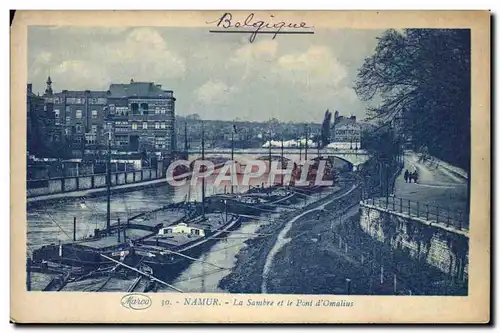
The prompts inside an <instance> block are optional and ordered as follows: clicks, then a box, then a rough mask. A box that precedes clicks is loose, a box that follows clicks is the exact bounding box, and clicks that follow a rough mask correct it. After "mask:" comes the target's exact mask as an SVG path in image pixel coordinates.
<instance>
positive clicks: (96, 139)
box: [27, 77, 175, 158]
mask: <svg viewBox="0 0 500 333" xmlns="http://www.w3.org/2000/svg"><path fill="white" fill-rule="evenodd" d="M30 87H31V84H28V102H27V103H28V105H27V108H28V115H29V116H28V140H29V142H35V141H34V140H33V135H32V133H34V130H33V128H34V127H33V125H32V124H31V123H33V119H34V118H33V116H32V114H33V113H32V110H34V109H43V110H44V112H45V113H40V112H37V113H36V114H41V115H45V114H46V115H49V116H50V117H49V118H50V119H51V120H50V121H49V120H47V121H45V122H44V123H43V124H42V125H41V126H40V128H39V129H38V130H39V131H43V132H44V133H47V134H44V135H46V136H47V137H48V139H50V141H56V142H61V143H64V145H65V147H67V148H68V150H69V151H70V154H71V156H72V157H77V158H81V157H83V156H85V155H89V154H96V153H97V154H99V153H102V152H103V151H104V150H107V146H108V138H111V147H112V150H113V151H114V152H115V153H119V154H120V153H134V152H147V153H153V152H154V153H161V154H162V155H170V154H172V153H173V152H174V151H175V138H174V137H175V135H174V133H175V128H174V127H175V124H174V122H175V98H174V96H173V91H171V90H163V89H161V86H160V85H158V84H154V83H153V82H134V81H133V80H131V81H130V83H127V84H111V85H110V87H109V89H108V90H107V91H91V90H85V91H68V90H62V91H61V92H58V93H54V92H53V90H52V80H51V79H50V77H49V78H48V80H47V88H46V89H45V93H44V95H43V96H36V95H35V94H33V93H32V92H31V91H30ZM49 134H50V135H49Z"/></svg>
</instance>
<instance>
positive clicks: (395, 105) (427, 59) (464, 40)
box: [354, 29, 471, 170]
mask: <svg viewBox="0 0 500 333" xmlns="http://www.w3.org/2000/svg"><path fill="white" fill-rule="evenodd" d="M354 88H355V90H356V93H357V94H358V96H359V97H360V98H361V99H362V100H364V101H372V102H374V103H373V104H377V105H376V106H374V107H372V108H370V109H369V116H370V117H371V118H373V119H378V120H379V122H380V123H382V124H383V123H388V122H390V121H394V120H398V121H399V122H400V123H401V126H402V130H403V133H404V136H405V138H406V139H407V140H408V141H410V142H411V146H412V148H413V149H415V150H418V151H422V150H424V151H427V152H428V153H429V154H431V155H433V156H436V157H438V158H440V159H443V160H445V161H447V162H450V163H452V164H456V165H458V166H460V167H462V168H464V169H466V170H468V169H469V159H470V113H471V110H470V108H471V103H470V30H466V29H406V30H404V31H403V32H400V31H396V30H387V31H386V32H385V33H384V34H383V35H382V37H380V38H379V39H378V44H377V47H376V49H375V53H374V54H373V55H372V56H370V57H369V58H367V59H365V62H364V64H363V65H362V67H361V68H360V69H359V70H358V75H357V80H356V82H355V86H354Z"/></svg>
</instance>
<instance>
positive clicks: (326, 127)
mask: <svg viewBox="0 0 500 333" xmlns="http://www.w3.org/2000/svg"><path fill="white" fill-rule="evenodd" d="M331 123H332V113H331V112H330V111H329V110H326V111H325V117H324V119H323V125H322V127H321V146H322V147H325V146H326V145H328V144H329V143H330V127H331Z"/></svg>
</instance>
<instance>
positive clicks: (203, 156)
mask: <svg viewBox="0 0 500 333" xmlns="http://www.w3.org/2000/svg"><path fill="white" fill-rule="evenodd" d="M201 160H202V161H203V163H204V161H205V126H204V124H203V122H201ZM201 212H202V214H203V218H205V177H202V178H201Z"/></svg>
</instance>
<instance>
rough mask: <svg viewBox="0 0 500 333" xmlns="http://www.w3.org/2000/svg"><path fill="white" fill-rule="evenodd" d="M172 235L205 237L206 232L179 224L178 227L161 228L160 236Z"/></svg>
mask: <svg viewBox="0 0 500 333" xmlns="http://www.w3.org/2000/svg"><path fill="white" fill-rule="evenodd" d="M172 234H188V235H196V236H200V237H205V231H204V230H203V229H201V228H195V227H190V226H188V225H187V224H186V223H179V224H177V225H173V226H169V227H165V228H161V229H160V230H159V231H158V235H159V236H169V235H172Z"/></svg>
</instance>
